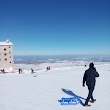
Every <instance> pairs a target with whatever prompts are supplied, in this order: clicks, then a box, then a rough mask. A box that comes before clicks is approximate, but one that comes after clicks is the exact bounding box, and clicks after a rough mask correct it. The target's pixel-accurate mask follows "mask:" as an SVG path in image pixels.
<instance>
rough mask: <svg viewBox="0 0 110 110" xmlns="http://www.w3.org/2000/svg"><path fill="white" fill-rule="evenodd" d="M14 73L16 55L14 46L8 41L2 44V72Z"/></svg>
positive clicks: (0, 45)
mask: <svg viewBox="0 0 110 110" xmlns="http://www.w3.org/2000/svg"><path fill="white" fill-rule="evenodd" d="M2 70H3V71H4V73H5V72H13V71H14V55H13V44H12V43H11V42H10V41H9V40H6V41H5V42H0V71H2Z"/></svg>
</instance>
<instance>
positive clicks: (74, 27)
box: [0, 0, 110, 55]
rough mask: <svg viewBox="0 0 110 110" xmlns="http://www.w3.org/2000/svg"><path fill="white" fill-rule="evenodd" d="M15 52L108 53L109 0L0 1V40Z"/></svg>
mask: <svg viewBox="0 0 110 110" xmlns="http://www.w3.org/2000/svg"><path fill="white" fill-rule="evenodd" d="M7 39H8V40H10V41H11V42H12V43H13V44H14V54H15V55H77V54H80V55H81V54H91V55H92V54H97V55H98V54H101V55H110V1H109V0H0V42H2V41H5V40H7Z"/></svg>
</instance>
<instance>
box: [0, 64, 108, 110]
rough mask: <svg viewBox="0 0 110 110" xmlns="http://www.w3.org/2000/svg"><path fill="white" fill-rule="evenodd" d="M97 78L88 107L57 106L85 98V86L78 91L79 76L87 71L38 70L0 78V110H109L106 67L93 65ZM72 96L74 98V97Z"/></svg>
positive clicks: (73, 68)
mask: <svg viewBox="0 0 110 110" xmlns="http://www.w3.org/2000/svg"><path fill="white" fill-rule="evenodd" d="M95 67H96V70H97V71H98V73H99V74H100V77H99V78H97V79H96V87H95V90H94V98H96V102H95V103H91V102H89V104H91V107H84V106H82V104H81V103H79V104H77V105H61V104H60V102H59V101H58V100H61V98H63V97H64V98H72V97H73V98H74V96H75V95H76V96H79V97H82V98H80V100H81V101H82V102H83V103H84V102H85V100H84V99H86V97H87V95H88V89H87V86H85V87H82V79H83V74H84V72H85V70H86V69H88V66H87V67H84V66H71V67H62V68H52V69H51V70H49V71H46V70H45V69H44V70H39V71H36V73H33V74H31V73H30V71H29V70H25V71H24V74H18V72H16V73H7V74H0V110H110V106H109V104H110V64H106V63H105V64H97V65H95ZM74 94H75V95H74Z"/></svg>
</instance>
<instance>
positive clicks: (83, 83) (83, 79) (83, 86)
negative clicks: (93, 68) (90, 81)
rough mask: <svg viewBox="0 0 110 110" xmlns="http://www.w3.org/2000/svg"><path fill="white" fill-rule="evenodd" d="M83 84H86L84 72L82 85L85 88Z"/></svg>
mask: <svg viewBox="0 0 110 110" xmlns="http://www.w3.org/2000/svg"><path fill="white" fill-rule="evenodd" d="M85 82H86V71H85V73H84V76H83V84H82V86H83V87H84V86H85Z"/></svg>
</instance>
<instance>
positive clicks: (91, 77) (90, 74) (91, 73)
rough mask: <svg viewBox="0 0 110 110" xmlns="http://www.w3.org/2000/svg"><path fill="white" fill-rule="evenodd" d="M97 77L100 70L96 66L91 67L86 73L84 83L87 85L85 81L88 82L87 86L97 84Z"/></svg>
mask: <svg viewBox="0 0 110 110" xmlns="http://www.w3.org/2000/svg"><path fill="white" fill-rule="evenodd" d="M95 77H99V74H98V72H97V71H96V69H95V68H94V67H91V68H89V69H88V70H86V71H85V73H84V76H83V85H85V82H86V85H87V86H95V82H96V79H95Z"/></svg>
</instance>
